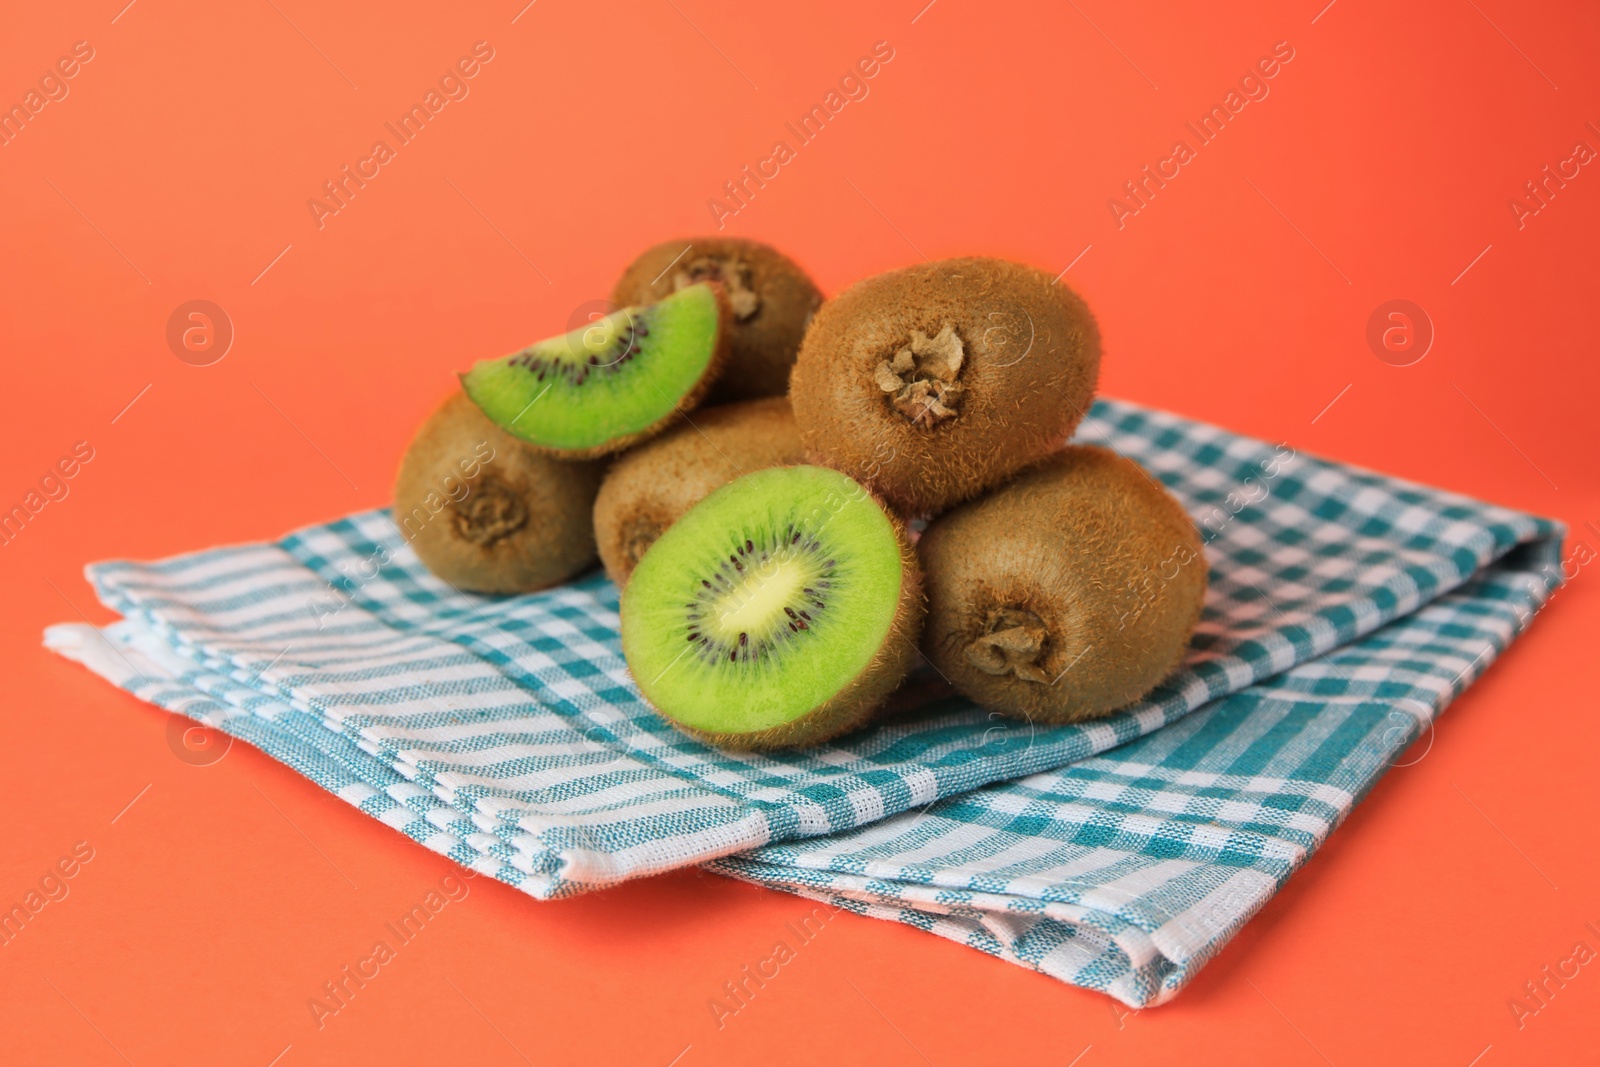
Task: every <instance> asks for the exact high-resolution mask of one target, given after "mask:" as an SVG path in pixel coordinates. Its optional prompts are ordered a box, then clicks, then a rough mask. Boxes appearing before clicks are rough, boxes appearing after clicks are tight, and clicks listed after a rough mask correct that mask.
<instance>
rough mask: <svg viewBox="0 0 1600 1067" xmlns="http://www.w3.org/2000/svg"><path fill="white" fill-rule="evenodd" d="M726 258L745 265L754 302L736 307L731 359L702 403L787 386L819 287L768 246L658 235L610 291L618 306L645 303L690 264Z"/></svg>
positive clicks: (671, 286) (671, 287) (667, 290)
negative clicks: (751, 307) (744, 309)
mask: <svg viewBox="0 0 1600 1067" xmlns="http://www.w3.org/2000/svg"><path fill="white" fill-rule="evenodd" d="M685 249H687V251H685ZM729 260H738V261H741V262H743V263H744V264H745V265H746V267H747V268H748V269H749V271H750V275H751V279H750V281H751V284H750V288H751V289H752V290H754V291H755V293H756V294H757V296H758V297H759V306H758V307H757V308H756V310H755V312H754V313H753V314H750V315H748V316H746V317H744V318H739V317H738V315H737V314H736V315H735V318H734V323H733V327H732V331H731V333H732V342H733V350H732V356H731V360H732V366H731V368H730V370H729V373H727V374H725V375H723V376H722V377H721V378H719V379H718V380H717V381H716V383H715V384H714V385H713V386H712V387H711V394H710V396H709V397H708V398H707V403H709V404H730V403H733V402H735V401H739V400H751V399H755V398H758V397H765V396H782V395H783V394H784V393H786V392H788V390H789V369H790V368H791V367H792V366H793V365H794V360H795V354H796V353H797V352H798V351H799V349H800V338H801V336H802V335H803V334H804V333H805V329H806V324H807V323H808V322H810V321H811V316H812V314H813V313H814V312H815V311H816V310H817V307H818V305H820V304H821V303H822V293H821V291H820V290H818V289H817V286H816V283H814V282H813V281H812V280H811V278H810V277H809V276H808V275H807V274H806V272H805V271H804V270H802V269H801V268H800V267H799V265H798V264H796V263H795V262H794V261H793V260H792V259H790V258H789V257H788V256H786V255H784V254H783V253H782V252H779V251H778V250H777V249H775V248H773V247H772V246H770V245H765V244H762V243H761V242H759V241H749V240H744V239H742V238H737V237H689V238H680V239H679V240H676V241H664V242H662V243H661V244H658V245H655V246H654V247H652V248H648V249H646V250H645V251H644V252H643V253H641V254H640V255H639V257H638V258H637V259H635V260H634V261H633V262H632V263H630V264H629V265H628V268H627V269H626V270H625V271H623V272H622V277H621V278H619V279H618V280H617V284H616V287H615V288H614V290H613V291H612V297H611V298H612V300H613V301H615V302H616V303H618V304H621V305H623V306H627V305H629V304H643V303H651V302H654V301H657V300H660V299H661V298H663V297H665V296H669V295H671V294H672V293H673V292H674V291H675V290H676V288H677V286H678V283H679V280H680V276H683V277H690V276H689V274H688V271H689V269H690V268H691V267H694V266H696V265H703V264H706V263H712V264H715V263H718V262H724V263H725V262H727V261H729ZM690 280H694V279H693V278H692V277H690Z"/></svg>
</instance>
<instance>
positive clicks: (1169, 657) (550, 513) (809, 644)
mask: <svg viewBox="0 0 1600 1067" xmlns="http://www.w3.org/2000/svg"><path fill="white" fill-rule="evenodd" d="M612 304H613V306H615V308H616V310H615V311H613V312H611V313H610V314H607V315H603V316H596V317H595V318H594V319H593V321H591V322H588V323H586V324H582V325H580V326H579V328H577V329H574V330H571V331H569V332H568V333H565V334H562V335H560V336H557V337H553V338H550V339H548V340H544V341H539V342H536V343H535V344H533V345H530V346H529V347H527V348H525V349H523V350H521V351H519V352H515V353H512V354H511V355H509V356H505V357H502V358H500V359H491V360H485V361H482V362H479V363H478V364H476V365H475V366H474V367H472V368H471V369H470V370H469V371H467V372H466V373H465V374H463V375H461V388H460V389H459V390H457V391H456V392H454V393H453V394H452V395H451V396H449V397H448V398H447V399H446V400H445V401H444V403H443V405H442V406H441V407H440V408H439V409H438V410H437V411H436V412H435V413H434V414H433V415H432V416H431V417H430V418H429V419H428V420H427V421H426V422H425V423H424V424H423V426H422V428H421V429H420V430H419V432H418V433H417V436H416V438H415V440H413V442H412V444H411V447H410V448H409V450H408V451H407V452H406V455H405V457H404V459H403V460H402V462H401V465H400V473H399V476H398V479H397V481H396V485H395V505H394V513H395V521H396V523H397V524H398V525H399V527H400V528H401V530H402V532H403V533H404V535H405V536H406V538H407V539H408V540H409V541H410V543H411V545H412V546H413V548H414V549H415V550H416V553H417V556H418V557H419V558H420V559H421V560H422V562H423V563H424V564H425V565H426V566H427V567H428V568H429V570H431V571H432V572H433V573H434V574H435V575H436V576H437V577H439V578H440V579H442V580H443V581H445V582H447V583H449V584H450V585H452V586H454V587H455V588H457V589H459V590H462V591H467V592H476V593H486V594H499V595H508V594H518V593H527V592H532V591H534V590H538V589H544V588H548V587H550V586H554V585H558V584H561V583H563V582H566V581H569V580H571V579H573V578H575V577H577V576H579V575H580V574H582V573H583V572H585V571H586V570H588V569H589V568H591V567H592V566H593V565H594V563H595V562H596V559H598V560H599V562H600V563H601V564H602V565H603V566H604V569H605V572H606V574H607V575H608V576H609V577H610V578H611V580H612V581H614V582H615V583H616V585H617V586H618V588H619V589H620V591H621V592H620V598H621V641H622V651H623V655H624V657H625V658H626V660H627V663H628V667H629V670H630V672H631V673H632V675H633V678H634V681H635V683H636V685H637V687H638V689H639V691H640V693H641V694H642V695H643V696H644V698H645V699H646V700H647V701H649V703H650V705H651V706H652V707H653V708H655V709H656V711H657V712H659V713H660V714H661V715H662V716H663V717H664V718H665V719H667V720H668V721H670V722H672V723H673V724H674V725H676V726H677V727H679V728H680V729H682V730H683V731H685V732H687V733H689V734H691V735H693V736H695V737H698V738H701V739H703V740H705V741H707V742H709V743H712V744H715V745H719V746H723V747H726V748H730V749H738V750H748V751H765V750H772V749H783V748H794V747H800V746H807V745H815V744H818V743H820V742H823V741H826V740H829V739H831V738H834V737H837V736H839V735H841V734H844V733H847V732H849V731H851V730H855V729H858V728H860V727H862V726H864V725H866V724H867V723H869V722H871V721H873V720H874V718H876V717H880V716H882V715H884V714H885V708H886V706H889V705H890V704H892V703H894V701H891V700H890V698H891V696H893V695H894V694H895V693H896V691H897V689H899V687H901V685H902V683H904V682H905V680H906V678H907V676H908V674H910V673H911V671H912V670H913V668H915V667H917V666H918V665H919V664H921V663H927V664H929V665H931V667H932V668H933V669H934V670H935V671H937V673H938V674H939V675H940V676H942V678H943V679H944V680H945V681H946V682H948V683H949V684H950V685H951V686H953V687H954V688H955V689H956V690H958V691H960V692H961V693H962V694H964V695H966V696H967V697H968V698H970V699H971V700H973V701H974V702H976V703H977V704H979V705H980V706H982V707H983V708H985V709H987V710H988V711H991V712H996V713H999V714H1001V715H1005V716H1011V717H1015V718H1019V719H1026V720H1029V721H1032V722H1038V723H1068V722H1076V721H1080V720H1084V719H1091V718H1096V717H1101V716H1105V715H1108V714H1110V713H1112V712H1114V711H1116V710H1118V709H1121V708H1125V707H1127V706H1128V705H1130V704H1132V703H1134V702H1136V701H1138V700H1139V699H1141V698H1142V697H1144V696H1146V695H1147V694H1149V693H1150V692H1151V690H1153V689H1154V688H1155V687H1156V686H1157V685H1159V684H1160V683H1161V682H1162V681H1163V680H1164V679H1165V678H1167V676H1168V675H1170V674H1171V673H1172V671H1173V670H1174V669H1175V668H1176V667H1177V666H1178V665H1179V664H1180V663H1181V662H1182V660H1183V658H1184V655H1185V652H1186V650H1187V648H1188V645H1189V640H1190V637H1191V635H1192V633H1193V631H1194V628H1195V625H1196V623H1197V621H1198V619H1199V616H1200V611H1201V607H1202V604H1203V601H1204V599H1205V592H1206V584H1207V569H1206V562H1205V558H1204V554H1203V552H1202V544H1201V540H1200V537H1199V535H1198V533H1197V531H1196V529H1195V526H1194V523H1193V522H1192V521H1191V520H1190V519H1189V517H1188V515H1187V514H1186V513H1185V512H1184V510H1183V508H1182V507H1181V506H1180V505H1179V503H1178V502H1177V500H1176V499H1174V498H1173V496H1172V495H1171V494H1170V493H1169V492H1168V491H1167V490H1166V489H1165V488H1164V487H1163V486H1162V485H1161V483H1160V482H1158V481H1157V480H1156V479H1155V478H1153V477H1152V476H1151V475H1150V474H1149V473H1148V472H1146V471H1145V470H1144V469H1143V468H1142V467H1140V466H1139V465H1138V464H1137V463H1135V462H1134V461H1133V460H1131V459H1127V458H1125V457H1122V456H1119V455H1117V454H1116V453H1114V452H1112V451H1111V450H1109V449H1106V448H1101V447H1096V446H1089V445H1074V444H1068V440H1069V438H1071V436H1072V434H1073V432H1074V430H1075V429H1076V428H1077V426H1078V423H1079V421H1080V420H1081V419H1082V418H1083V416H1084V414H1085V412H1086V411H1087V410H1088V408H1089V406H1090V404H1091V403H1092V402H1093V399H1094V392H1095V387H1096V382H1097V380H1098V377H1099V368H1100V334H1099V330H1098V327H1097V326H1096V324H1095V320H1094V317H1093V315H1092V314H1091V313H1090V311H1089V309H1088V307H1087V306H1086V305H1085V304H1084V302H1083V300H1082V299H1081V298H1080V297H1079V296H1078V295H1077V294H1076V293H1074V292H1073V291H1072V290H1071V289H1069V288H1068V287H1067V286H1065V285H1063V284H1061V283H1060V281H1059V279H1057V278H1052V277H1051V276H1050V275H1048V274H1047V273H1045V272H1043V271H1041V270H1038V269H1036V268H1034V267H1030V266H1026V265H1024V264H1020V263H1013V262H1009V261H1006V260H1001V259H988V258H964V259H949V260H943V261H940V262H932V263H925V264H922V265H919V266H913V267H908V268H905V269H901V270H895V271H890V272H888V273H885V274H879V275H877V276H874V277H870V278H867V279H865V280H863V281H860V282H857V283H856V284H855V285H853V286H851V287H850V288H848V289H846V290H844V291H843V292H841V293H839V294H837V295H835V296H834V297H832V298H831V299H827V300H824V298H823V296H822V293H821V292H820V291H819V290H818V288H817V286H816V284H815V283H813V282H812V280H811V279H810V278H809V277H808V276H807V275H806V273H805V271H804V270H802V269H801V268H800V267H799V266H798V265H797V264H796V263H795V262H794V261H793V260H791V259H789V258H788V257H787V256H784V255H783V254H782V253H780V252H778V251H777V250H776V249H773V248H771V247H769V246H767V245H765V244H761V243H759V242H755V241H749V240H741V239H735V238H726V237H717V238H693V239H688V240H678V241H668V242H665V243H663V244H660V245H656V246H655V247H653V248H650V249H648V250H646V251H645V252H644V253H643V254H641V255H640V256H639V257H638V258H637V259H635V260H634V262H633V263H631V264H629V265H628V267H627V268H626V269H625V270H624V271H623V272H622V275H621V277H620V278H619V279H618V281H617V283H616V286H615V289H614V291H613V294H612Z"/></svg>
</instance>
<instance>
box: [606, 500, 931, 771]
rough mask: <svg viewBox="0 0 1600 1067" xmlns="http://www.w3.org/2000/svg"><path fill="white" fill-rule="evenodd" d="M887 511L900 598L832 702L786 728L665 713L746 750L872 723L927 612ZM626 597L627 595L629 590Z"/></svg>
mask: <svg viewBox="0 0 1600 1067" xmlns="http://www.w3.org/2000/svg"><path fill="white" fill-rule="evenodd" d="M880 506H881V504H880ZM885 514H887V515H888V516H889V521H890V522H891V523H892V524H893V526H894V534H895V540H896V541H897V542H898V543H899V545H900V575H901V579H900V600H899V602H898V604H897V605H896V607H895V613H894V620H893V621H892V622H891V623H890V624H889V633H888V634H887V635H886V636H885V637H884V640H883V644H882V645H881V646H880V647H879V649H878V652H877V654H876V655H874V656H873V657H872V660H871V661H870V662H869V663H868V664H867V666H866V667H865V668H863V669H862V671H861V673H860V674H858V675H856V676H855V678H854V679H852V680H851V681H850V683H849V684H848V685H846V686H845V687H844V688H843V689H841V690H839V692H838V693H837V694H835V695H834V697H833V699H832V700H829V701H827V702H826V703H825V704H823V705H821V706H820V707H818V708H816V709H815V710H813V711H812V712H811V713H810V714H808V715H803V716H801V717H800V718H798V719H795V720H793V721H791V722H787V723H784V724H783V725H782V726H774V727H772V728H770V729H767V730H758V731H754V732H750V733H736V734H730V733H717V732H713V731H707V730H698V729H695V728H693V727H689V726H685V725H683V724H682V723H680V722H678V721H677V720H675V719H672V718H671V716H665V717H666V718H668V719H669V721H671V722H672V724H673V725H674V726H676V727H678V729H680V730H682V731H683V732H684V733H687V734H690V735H691V736H694V737H697V738H699V739H700V740H702V741H705V742H707V743H709V744H712V745H715V746H717V747H718V748H725V749H732V750H734V751H743V752H773V751H777V750H780V749H789V748H804V747H808V746H811V745H818V744H821V743H822V742H824V741H831V740H833V739H834V738H836V737H840V736H842V735H844V734H847V733H850V732H851V731H852V730H857V729H860V728H861V727H862V726H865V725H866V724H867V723H868V722H870V721H871V720H872V718H873V717H874V715H875V713H876V712H877V711H878V709H879V708H880V707H882V705H883V704H884V702H885V701H886V700H887V699H888V697H889V695H890V694H891V693H893V692H894V691H895V689H897V688H898V687H899V685H900V683H901V682H903V681H904V680H905V678H906V675H908V674H910V673H911V668H912V667H914V666H915V665H916V662H917V657H918V654H919V653H918V651H917V644H918V640H919V638H920V637H921V636H922V627H923V622H924V619H925V618H926V616H927V602H926V597H925V595H924V592H923V576H922V568H921V566H920V565H919V562H918V559H917V552H916V549H914V548H913V547H912V545H911V539H910V537H909V536H908V535H907V534H906V529H905V526H904V525H903V524H901V522H900V520H899V519H898V518H896V517H895V515H894V514H893V513H892V512H889V511H885ZM623 596H624V597H626V596H627V591H626V590H624V591H623Z"/></svg>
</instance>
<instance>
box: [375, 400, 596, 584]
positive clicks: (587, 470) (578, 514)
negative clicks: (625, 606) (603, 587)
mask: <svg viewBox="0 0 1600 1067" xmlns="http://www.w3.org/2000/svg"><path fill="white" fill-rule="evenodd" d="M602 473H603V464H601V463H598V462H593V461H574V460H563V459H556V458H553V457H551V456H549V455H546V454H544V453H543V452H540V451H539V450H537V449H535V448H533V447H531V446H529V445H527V444H525V443H524V442H522V441H519V440H518V439H517V438H515V437H512V436H511V435H510V434H508V433H506V432H505V431H504V430H502V429H500V428H499V427H498V426H496V425H495V424H494V423H493V422H491V421H490V420H489V418H488V416H486V415H484V413H483V412H482V410H480V409H479V407H478V405H476V404H474V403H473V402H472V400H471V399H469V398H468V397H467V396H466V395H465V394H464V393H460V392H456V393H453V394H451V396H450V397H449V398H448V399H446V400H445V402H444V403H443V404H441V405H440V406H439V408H438V410H437V411H435V412H434V413H433V414H432V415H430V416H428V419H427V421H425V422H424V423H423V424H422V427H421V428H420V429H419V430H418V431H417V435H416V437H415V438H414V439H413V440H412V442H411V445H410V447H409V448H407V449H406V454H405V456H404V457H403V458H402V459H401V460H400V472H399V474H398V475H397V476H396V478H395V487H394V520H395V524H396V525H398V526H399V527H400V532H401V533H402V534H404V535H405V537H406V539H407V540H408V541H410V542H411V545H412V547H413V548H415V549H416V552H417V556H418V558H420V559H421V560H422V562H423V563H424V564H425V565H426V566H427V568H428V569H429V570H430V571H432V572H433V573H434V574H435V575H437V576H438V577H440V578H442V579H444V580H445V581H446V582H449V583H450V584H451V585H453V586H455V587H456V588H458V589H461V590H463V591H467V592H474V593H526V592H530V591H532V590H535V589H543V588H545V587H547V586H551V585H556V584H559V583H560V582H564V581H566V580H567V579H568V578H571V577H572V576H573V575H575V574H577V573H578V572H579V571H582V570H583V569H584V568H585V567H587V566H589V564H591V563H593V562H594V557H595V545H594V525H593V522H592V521H591V513H592V509H593V507H594V498H595V495H596V494H597V493H598V492H599V490H600V478H601V475H602Z"/></svg>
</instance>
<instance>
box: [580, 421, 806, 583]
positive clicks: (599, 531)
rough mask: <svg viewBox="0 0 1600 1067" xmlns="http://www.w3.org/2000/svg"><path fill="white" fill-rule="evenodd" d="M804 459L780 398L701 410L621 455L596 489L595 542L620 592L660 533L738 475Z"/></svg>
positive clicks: (798, 439) (798, 436)
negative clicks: (597, 494)
mask: <svg viewBox="0 0 1600 1067" xmlns="http://www.w3.org/2000/svg"><path fill="white" fill-rule="evenodd" d="M802 455H803V452H802V450H801V448H800V432H799V431H798V430H796V429H795V425H794V415H793V414H792V413H791V412H790V411H789V402H788V401H787V400H785V399H784V398H783V397H781V396H774V397H766V398H764V399H761V400H746V401H744V402H742V403H738V404H724V405H721V406H719V407H712V408H701V409H699V410H698V411H695V412H694V413H693V414H692V415H690V416H686V417H684V418H683V420H682V422H681V424H680V425H678V426H676V427H674V428H673V429H671V430H668V431H667V432H666V433H664V434H662V435H661V436H660V437H656V438H653V439H652V440H650V441H647V442H645V443H644V444H642V445H640V446H639V447H638V448H635V449H633V450H632V451H630V452H626V453H624V454H623V455H622V457H621V458H619V459H618V460H617V461H616V462H615V463H614V464H613V465H612V467H611V470H610V471H609V472H608V473H607V474H606V477H605V481H604V482H602V483H601V484H600V495H599V496H597V497H596V498H595V502H594V537H595V543H596V544H597V546H598V547H599V549H600V562H601V563H603V564H604V565H605V568H606V573H607V574H608V575H610V576H611V580H612V581H614V582H616V583H617V584H618V585H619V586H621V585H626V584H627V582H628V576H629V575H630V574H632V573H633V568H634V566H635V565H636V564H637V563H638V562H639V558H640V557H641V556H643V555H644V552H645V549H647V548H649V547H650V546H651V545H652V544H653V543H654V542H655V540H656V538H658V537H660V536H661V534H662V533H663V532H665V531H666V529H667V527H669V526H671V525H672V524H673V523H675V522H677V521H678V519H679V517H680V516H682V515H683V513H684V512H686V511H688V510H689V509H690V508H691V507H693V506H694V505H695V504H698V503H699V502H700V501H701V500H702V499H703V498H704V497H705V496H706V495H707V494H708V493H710V492H711V491H712V490H714V489H718V488H720V487H721V486H723V485H726V484H727V483H728V482H731V481H733V480H734V479H735V478H737V477H739V476H740V475H741V474H748V473H750V472H751V471H756V470H761V469H762V468H764V467H782V466H786V465H788V464H791V463H799V462H800V460H801V458H802Z"/></svg>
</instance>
